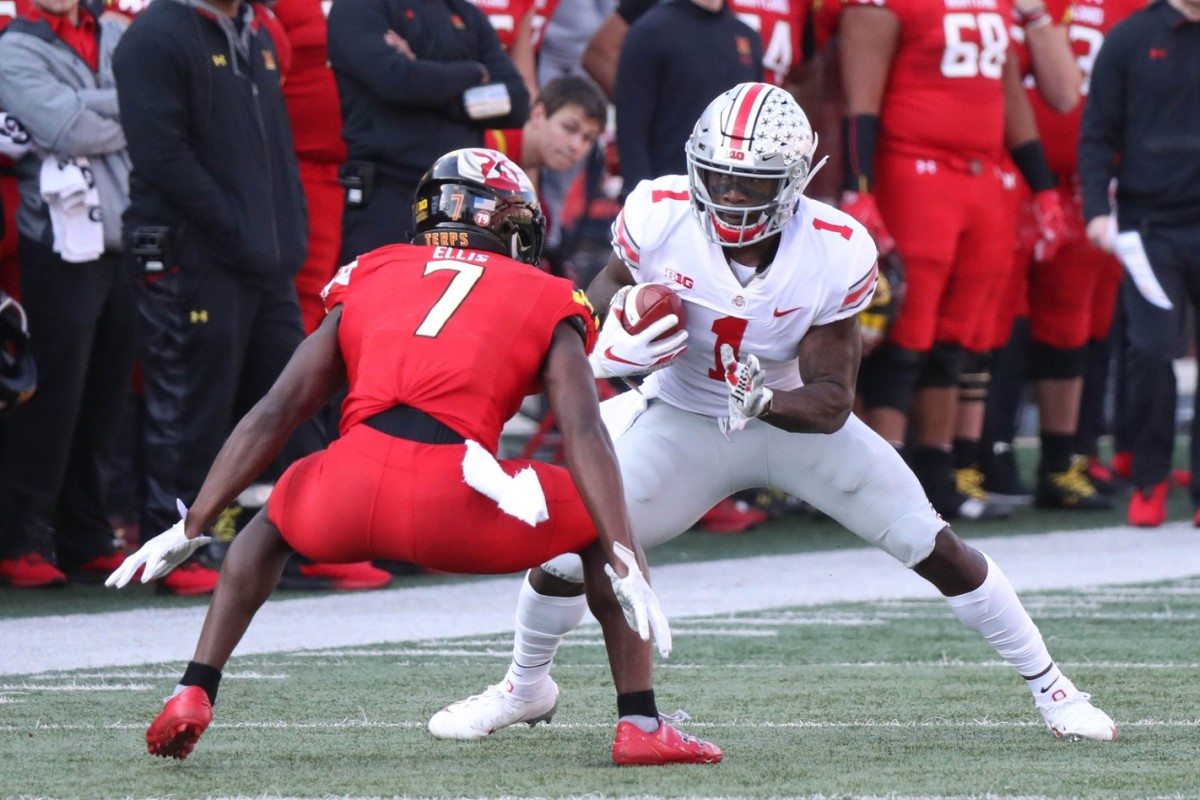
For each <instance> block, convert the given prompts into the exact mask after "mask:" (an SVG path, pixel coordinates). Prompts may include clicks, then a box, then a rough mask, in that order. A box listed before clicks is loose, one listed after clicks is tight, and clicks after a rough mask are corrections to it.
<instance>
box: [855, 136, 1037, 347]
mask: <svg viewBox="0 0 1200 800" xmlns="http://www.w3.org/2000/svg"><path fill="white" fill-rule="evenodd" d="M876 161H877V175H878V184H877V188H876V195H877V197H878V200H879V210H880V212H881V213H882V214H883V219H884V221H885V222H886V223H887V226H888V230H889V231H890V232H891V234H892V236H894V237H895V239H896V248H897V249H898V250H899V252H900V255H901V256H902V257H903V258H904V266H905V269H906V271H907V279H908V288H907V290H906V294H905V298H904V304H903V306H902V307H901V308H900V314H899V316H898V317H897V319H896V321H895V322H894V323H893V324H892V328H891V331H890V334H889V338H890V340H891V341H892V342H893V343H894V344H896V345H899V346H900V347H903V348H906V349H909V350H917V351H920V352H924V351H927V350H929V348H930V347H932V346H933V344H934V342H945V343H950V344H959V345H962V346H964V347H970V346H971V345H972V344H974V343H976V342H978V341H979V340H980V339H982V338H986V337H987V335H988V333H987V332H988V331H990V330H991V329H992V327H993V326H994V324H995V323H994V319H993V317H994V308H995V304H996V302H997V298H998V297H999V296H1000V294H1001V292H1002V291H1003V290H1004V287H1005V284H1006V282H1007V280H1008V276H1009V272H1010V271H1011V269H1012V259H1013V256H1012V242H1013V231H1014V227H1015V224H1016V223H1015V203H1014V199H1013V186H1014V184H1015V181H1014V178H1013V176H1012V175H1011V173H1008V172H1005V171H1004V170H1002V169H1001V167H1000V165H998V164H992V163H989V162H978V161H976V162H973V163H972V162H967V161H965V160H962V159H948V160H946V161H939V160H931V159H918V158H913V157H910V156H898V155H885V156H881V157H879V158H878V159H876Z"/></svg>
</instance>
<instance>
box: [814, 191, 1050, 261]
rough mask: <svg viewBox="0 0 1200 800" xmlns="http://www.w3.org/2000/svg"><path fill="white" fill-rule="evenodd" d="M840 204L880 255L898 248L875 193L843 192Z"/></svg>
mask: <svg viewBox="0 0 1200 800" xmlns="http://www.w3.org/2000/svg"><path fill="white" fill-rule="evenodd" d="M838 206H839V207H840V208H841V209H842V211H845V212H846V213H847V214H849V215H850V216H852V217H854V218H855V219H856V220H858V221H859V222H860V223H862V226H863V227H864V228H866V229H867V233H869V234H871V238H872V239H874V240H875V246H876V247H878V248H879V255H881V256H886V255H887V254H888V253H890V252H892V250H894V249H895V248H896V240H895V239H893V238H892V235H891V234H890V233H888V229H887V226H886V225H884V224H883V215H882V214H880V213H879V206H878V205H877V204H876V203H875V195H873V194H871V193H870V192H842V199H841V201H840V202H839V203H838ZM1060 218H1061V214H1060Z"/></svg>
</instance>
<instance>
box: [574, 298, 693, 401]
mask: <svg viewBox="0 0 1200 800" xmlns="http://www.w3.org/2000/svg"><path fill="white" fill-rule="evenodd" d="M631 288H633V287H631V286H622V287H621V288H620V289H619V290H618V291H617V293H616V295H614V296H613V299H612V302H611V303H609V305H608V316H607V317H605V318H604V325H603V326H602V327H601V328H600V338H599V339H598V340H597V341H596V348H595V349H594V350H593V351H592V354H591V356H589V358H588V360H589V361H590V362H591V364H592V374H593V375H595V376H596V377H597V378H624V377H628V376H631V375H645V374H646V373H648V372H653V371H654V370H656V369H662V368H663V367H665V366H666V365H667V364H669V363H671V361H672V360H674V359H675V358H677V357H678V356H679V355H680V354H682V353H683V351H684V350H686V349H687V338H688V334H687V331H686V330H682V331H679V332H678V333H676V334H674V335H673V336H670V337H668V338H666V339H663V340H662V341H658V342H656V341H654V339H656V338H657V337H659V336H661V335H662V334H664V333H666V332H667V331H669V330H671V328H673V327H675V326H676V325H678V324H679V318H678V317H677V316H675V315H674V314H668V315H667V316H665V317H663V318H662V319H660V320H658V321H656V322H654V323H652V324H651V325H650V326H649V327H647V328H646V329H645V330H644V331H642V332H641V333H637V334H633V333H630V332H629V331H627V330H625V326H624V325H623V324H622V323H621V312H620V309H621V308H623V307H624V306H625V295H627V294H629V290H630V289H631Z"/></svg>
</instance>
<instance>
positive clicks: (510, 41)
mask: <svg viewBox="0 0 1200 800" xmlns="http://www.w3.org/2000/svg"><path fill="white" fill-rule="evenodd" d="M470 2H471V4H472V5H474V6H476V7H477V8H478V9H479V10H480V11H482V12H483V13H484V15H485V16H486V17H487V18H488V22H490V23H491V24H492V28H493V29H494V30H495V31H496V36H497V37H498V38H499V39H500V46H501V47H503V48H504V52H506V53H508V57H509V58H511V59H512V62H513V65H514V66H515V67H516V68H517V72H519V73H521V78H522V80H524V81H525V88H526V89H527V90H528V91H529V96H530V97H533V96H534V95H535V94H536V93H537V55H536V52H535V50H534V44H533V36H534V21H535V19H536V18H537V11H536V9H535V8H534V0H470Z"/></svg>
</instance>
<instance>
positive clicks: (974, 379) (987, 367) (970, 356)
mask: <svg viewBox="0 0 1200 800" xmlns="http://www.w3.org/2000/svg"><path fill="white" fill-rule="evenodd" d="M991 380H992V351H991V350H988V351H986V352H983V353H967V354H966V355H965V356H964V357H963V367H962V373H960V374H959V376H958V399H959V400H964V401H967V402H975V403H982V402H983V401H985V400H987V394H988V384H989V383H991Z"/></svg>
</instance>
